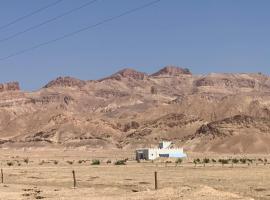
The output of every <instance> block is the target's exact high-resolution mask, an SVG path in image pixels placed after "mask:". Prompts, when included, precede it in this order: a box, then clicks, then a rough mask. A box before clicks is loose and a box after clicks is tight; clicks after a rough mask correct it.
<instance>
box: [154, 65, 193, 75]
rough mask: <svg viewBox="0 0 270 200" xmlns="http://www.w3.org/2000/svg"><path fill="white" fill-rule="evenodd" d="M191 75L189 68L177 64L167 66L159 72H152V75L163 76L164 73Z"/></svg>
mask: <svg viewBox="0 0 270 200" xmlns="http://www.w3.org/2000/svg"><path fill="white" fill-rule="evenodd" d="M182 74H186V75H191V72H190V71H189V69H187V68H181V67H176V66H166V67H164V68H162V69H161V70H159V71H158V72H156V73H154V74H152V75H151V76H162V75H169V76H178V75H182Z"/></svg>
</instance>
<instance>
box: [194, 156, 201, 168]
mask: <svg viewBox="0 0 270 200" xmlns="http://www.w3.org/2000/svg"><path fill="white" fill-rule="evenodd" d="M193 163H194V165H195V167H196V166H197V164H200V159H199V158H197V159H194V160H193Z"/></svg>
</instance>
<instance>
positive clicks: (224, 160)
mask: <svg viewBox="0 0 270 200" xmlns="http://www.w3.org/2000/svg"><path fill="white" fill-rule="evenodd" d="M218 162H219V163H221V164H222V166H224V165H226V164H228V163H229V160H228V159H219V160H218Z"/></svg>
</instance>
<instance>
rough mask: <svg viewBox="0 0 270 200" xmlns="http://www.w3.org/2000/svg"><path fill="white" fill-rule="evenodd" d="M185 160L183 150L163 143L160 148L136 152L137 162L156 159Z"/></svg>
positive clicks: (166, 142) (168, 143)
mask: <svg viewBox="0 0 270 200" xmlns="http://www.w3.org/2000/svg"><path fill="white" fill-rule="evenodd" d="M159 157H163V158H185V157H187V155H186V154H185V153H184V150H183V148H172V143H171V142H168V141H163V142H160V143H159V146H158V148H146V149H137V150H136V160H154V159H156V158H159Z"/></svg>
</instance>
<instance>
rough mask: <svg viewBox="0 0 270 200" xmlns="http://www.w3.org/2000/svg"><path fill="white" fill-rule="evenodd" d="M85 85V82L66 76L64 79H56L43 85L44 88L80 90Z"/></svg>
mask: <svg viewBox="0 0 270 200" xmlns="http://www.w3.org/2000/svg"><path fill="white" fill-rule="evenodd" d="M85 84H86V82H85V81H82V80H79V79H76V78H72V77H69V76H66V77H58V78H57V79H55V80H53V81H51V82H49V83H48V84H47V85H45V86H44V88H51V87H79V88H81V87H83V86H84V85H85Z"/></svg>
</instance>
